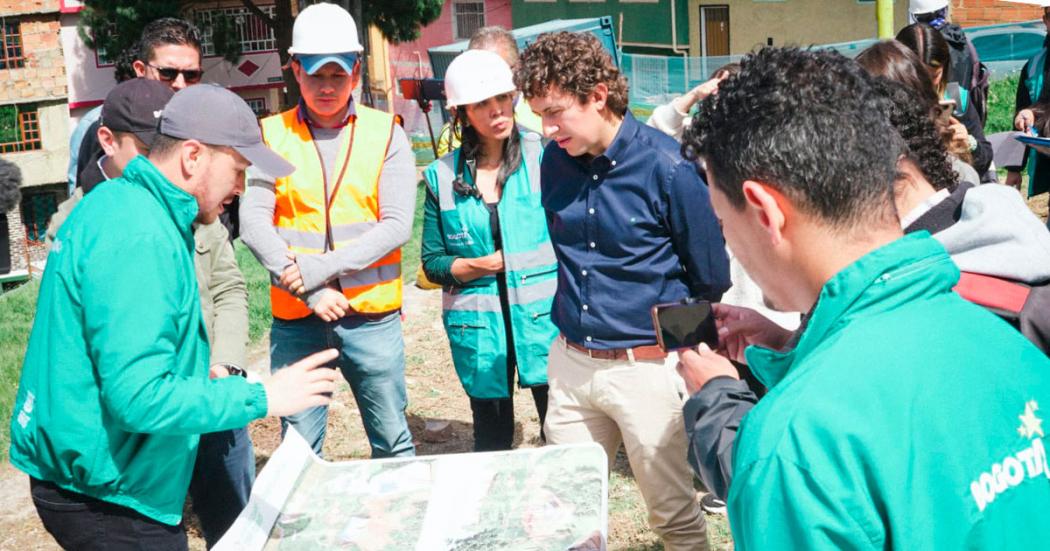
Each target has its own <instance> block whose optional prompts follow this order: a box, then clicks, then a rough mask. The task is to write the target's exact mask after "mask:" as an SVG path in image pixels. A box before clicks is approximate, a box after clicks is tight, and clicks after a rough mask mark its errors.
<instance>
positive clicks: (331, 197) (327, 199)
mask: <svg viewBox="0 0 1050 551" xmlns="http://www.w3.org/2000/svg"><path fill="white" fill-rule="evenodd" d="M306 129H307V130H308V131H309V132H310V141H311V142H312V143H313V144H314V150H315V151H316V152H317V161H318V162H319V163H320V164H321V180H322V181H323V182H324V229H325V235H324V238H325V251H334V250H335V239H334V238H333V236H332V212H331V211H332V203H333V202H334V201H335V195H336V193H338V192H339V186H340V185H342V183H343V175H345V174H346V168H347V167H348V166H349V165H350V153H351V152H352V151H353V149H354V136H355V135H356V134H357V120H356V117H355V118H354V120H353V121H352V122H351V123H350V140H349V143H348V144H347V146H346V158H344V159H343V167H342V168H341V169H339V177H338V178H336V180H335V186H334V187H333V188H332V192H331V193H329V192H328V170H326V168H325V163H324V156H322V155H321V146H319V145H317V137H316V136H314V129H313V126H311V125H310V123H309V122H307V123H306ZM336 158H337V159H338V157H336Z"/></svg>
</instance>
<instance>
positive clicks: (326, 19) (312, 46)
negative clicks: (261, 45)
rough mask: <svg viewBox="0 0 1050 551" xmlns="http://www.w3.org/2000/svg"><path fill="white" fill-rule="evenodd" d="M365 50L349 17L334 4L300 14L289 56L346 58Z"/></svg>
mask: <svg viewBox="0 0 1050 551" xmlns="http://www.w3.org/2000/svg"><path fill="white" fill-rule="evenodd" d="M364 49H365V48H364V46H361V42H360V41H359V40H358V38H357V24H355V23H354V18H353V17H352V16H351V15H350V13H349V12H347V11H346V10H344V9H343V8H341V7H339V6H337V5H335V4H328V3H323V2H322V3H320V4H313V5H310V6H307V7H306V9H304V10H303V11H301V12H299V16H298V17H296V18H295V25H294V26H293V27H292V47H291V48H288V53H290V54H292V55H315V54H345V53H351V52H361V51H364Z"/></svg>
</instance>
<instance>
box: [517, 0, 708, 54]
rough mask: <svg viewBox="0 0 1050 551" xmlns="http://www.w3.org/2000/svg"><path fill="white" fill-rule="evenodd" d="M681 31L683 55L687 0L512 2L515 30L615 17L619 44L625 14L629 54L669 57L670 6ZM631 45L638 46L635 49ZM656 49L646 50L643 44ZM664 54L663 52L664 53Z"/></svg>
mask: <svg viewBox="0 0 1050 551" xmlns="http://www.w3.org/2000/svg"><path fill="white" fill-rule="evenodd" d="M672 5H674V6H675V8H676V9H677V12H676V13H675V17H676V21H675V23H676V25H675V26H676V27H677V29H678V36H677V39H678V46H679V48H680V50H681V51H687V50H688V49H689V12H688V7H687V5H686V0H657V1H655V2H644V3H643V2H639V1H635V2H622V1H620V0H597V1H591V2H582V1H570V0H554V1H528V0H512V2H511V18H512V20H513V22H514V27H515V28H518V27H525V26H528V25H534V24H536V23H543V22H545V21H550V20H552V19H581V18H589V17H601V16H605V15H607V16H609V17H612V21H613V28H614V29H615V30H616V39H617V43H618V44H619V40H620V37H621V32H620V14H623V32H622V37H623V42H624V43H625V45H623V49H624V50H625V51H627V52H642V51H645V52H646V53H662V54H664V55H667V54H669V53H670V47H671V39H672V33H671V6H672ZM631 43H638V44H639V45H636V46H632V45H631ZM642 43H645V44H650V45H655V46H656V48H655V49H654V48H653V47H652V46H649V47H646V46H641V45H640V44H642ZM661 50H663V51H661Z"/></svg>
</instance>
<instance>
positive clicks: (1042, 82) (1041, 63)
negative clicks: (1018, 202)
mask: <svg viewBox="0 0 1050 551" xmlns="http://www.w3.org/2000/svg"><path fill="white" fill-rule="evenodd" d="M1043 25H1044V26H1045V27H1046V28H1047V29H1050V7H1044V8H1043ZM1048 51H1050V34H1048V35H1047V38H1045V39H1044V40H1043V47H1042V48H1041V49H1040V50H1039V52H1038V53H1036V54H1035V55H1034V56H1032V57H1031V58H1030V59H1029V60H1028V61H1027V62H1025V64H1024V67H1022V68H1021V78H1019V79H1018V81H1017V96H1016V98H1015V100H1014V113H1015V115H1014V129H1016V130H1019V131H1021V132H1031V130H1032V128H1033V126H1034V125H1035V122H1036V120H1035V113H1034V111H1033V110H1032V107H1033V106H1035V105H1036V104H1044V105H1050V86H1047V85H1046V83H1047V82H1048V81H1050V73H1048V71H1050V64H1048V63H1047V62H1046V57H1047V52H1048ZM1041 135H1042V136H1043V137H1046V136H1045V135H1043V134H1041ZM1025 155H1026V157H1025V163H1024V166H1025V170H1027V171H1028V197H1033V196H1036V195H1039V194H1042V193H1046V192H1047V191H1050V157H1047V156H1046V155H1043V154H1041V153H1037V152H1035V151H1031V150H1029V149H1028V148H1026V151H1025ZM1006 184H1007V185H1009V186H1012V187H1014V188H1016V189H1021V171H1020V170H1019V169H1014V168H1011V169H1010V170H1009V172H1007V174H1006Z"/></svg>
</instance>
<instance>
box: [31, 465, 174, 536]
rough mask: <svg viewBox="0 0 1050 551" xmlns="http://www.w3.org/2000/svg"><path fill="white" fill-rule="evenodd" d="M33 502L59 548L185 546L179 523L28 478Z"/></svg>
mask: <svg viewBox="0 0 1050 551" xmlns="http://www.w3.org/2000/svg"><path fill="white" fill-rule="evenodd" d="M29 487H30V492H31V493H32V496H33V505H35V506H36V512H37V514H38V515H40V520H41V521H42V522H43V523H44V528H46V529H47V531H48V532H49V533H50V534H51V536H52V537H54V538H55V541H56V542H57V543H58V545H59V546H61V547H62V548H63V549H77V550H78V551H79V550H86V551H93V550H99V551H103V550H104V551H114V550H121V551H122V550H131V549H142V550H150V551H154V550H155V551H182V550H184V549H187V541H186V532H185V530H183V527H182V524H179V525H178V526H169V525H167V524H164V523H161V522H158V521H156V520H153V519H151V518H148V517H146V516H143V515H142V514H141V513H138V512H137V511H134V510H132V509H129V508H127V507H122V506H120V505H117V504H115V503H108V502H105V501H99V500H97V499H95V498H93V497H88V496H86V495H83V494H78V493H76V492H71V491H69V490H63V489H62V488H59V487H58V486H56V485H54V484H52V483H51V482H47V481H44V480H37V479H35V478H30V479H29Z"/></svg>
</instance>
